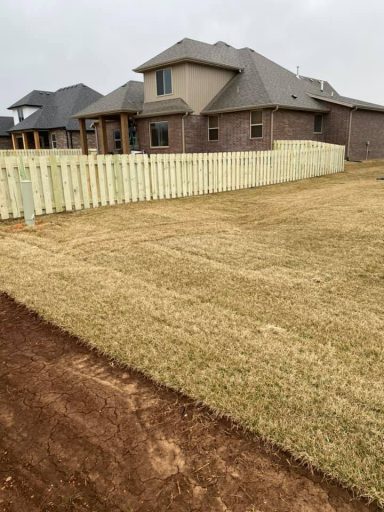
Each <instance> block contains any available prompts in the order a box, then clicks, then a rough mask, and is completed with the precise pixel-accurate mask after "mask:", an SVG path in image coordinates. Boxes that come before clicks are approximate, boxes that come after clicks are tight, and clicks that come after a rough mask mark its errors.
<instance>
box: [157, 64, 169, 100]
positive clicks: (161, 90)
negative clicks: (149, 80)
mask: <svg viewBox="0 0 384 512" xmlns="http://www.w3.org/2000/svg"><path fill="white" fill-rule="evenodd" d="M156 89H157V95H158V96H164V95H165V94H172V71H171V68H167V69H159V70H158V71H156Z"/></svg>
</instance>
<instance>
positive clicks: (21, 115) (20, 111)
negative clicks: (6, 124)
mask: <svg viewBox="0 0 384 512" xmlns="http://www.w3.org/2000/svg"><path fill="white" fill-rule="evenodd" d="M17 118H18V120H19V123H21V122H22V121H24V119H25V118H24V111H23V107H19V108H18V109H17Z"/></svg>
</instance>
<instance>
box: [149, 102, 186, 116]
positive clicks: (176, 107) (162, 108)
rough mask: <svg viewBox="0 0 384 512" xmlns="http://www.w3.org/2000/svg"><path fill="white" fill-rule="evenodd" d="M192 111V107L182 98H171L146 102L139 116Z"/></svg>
mask: <svg viewBox="0 0 384 512" xmlns="http://www.w3.org/2000/svg"><path fill="white" fill-rule="evenodd" d="M186 112H192V109H191V107H190V106H189V105H188V104H187V103H186V102H185V101H184V100H182V99H181V98H172V99H169V100H161V101H151V102H148V103H144V106H143V109H142V111H141V112H140V115H139V117H150V116H156V115H169V114H180V113H183V114H184V113H186Z"/></svg>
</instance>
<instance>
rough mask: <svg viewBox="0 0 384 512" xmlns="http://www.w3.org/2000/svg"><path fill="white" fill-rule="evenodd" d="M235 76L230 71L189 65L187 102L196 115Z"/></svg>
mask: <svg viewBox="0 0 384 512" xmlns="http://www.w3.org/2000/svg"><path fill="white" fill-rule="evenodd" d="M234 74H235V73H234V72H233V71H230V70H228V69H219V68H214V67H208V66H202V65H200V64H192V63H189V64H187V91H186V93H187V94H186V98H187V99H186V101H187V103H188V105H190V106H191V107H192V108H193V110H194V113H195V114H199V113H200V112H201V110H203V108H204V107H205V106H206V105H207V104H208V103H209V102H210V101H211V100H212V99H213V98H214V97H215V96H216V94H217V93H218V92H219V91H220V90H221V89H222V88H223V87H224V86H225V84H226V83H227V82H228V81H229V80H230V79H231V78H232V77H233V76H234Z"/></svg>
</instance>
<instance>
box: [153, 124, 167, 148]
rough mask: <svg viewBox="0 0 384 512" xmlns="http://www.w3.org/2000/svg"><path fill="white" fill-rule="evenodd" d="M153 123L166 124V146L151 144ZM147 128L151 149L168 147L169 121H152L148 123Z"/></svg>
mask: <svg viewBox="0 0 384 512" xmlns="http://www.w3.org/2000/svg"><path fill="white" fill-rule="evenodd" d="M153 124H166V125H167V137H168V145H167V146H152V130H151V126H152V125H153ZM148 130H149V147H150V148H151V149H162V148H169V123H168V121H152V122H149V123H148Z"/></svg>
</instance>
